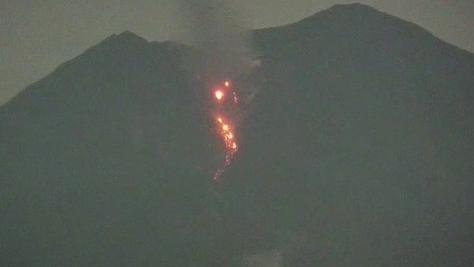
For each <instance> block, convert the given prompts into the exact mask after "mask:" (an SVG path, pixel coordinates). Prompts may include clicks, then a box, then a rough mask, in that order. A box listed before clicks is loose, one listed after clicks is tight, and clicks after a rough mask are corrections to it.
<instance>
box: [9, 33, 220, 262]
mask: <svg viewBox="0 0 474 267" xmlns="http://www.w3.org/2000/svg"><path fill="white" fill-rule="evenodd" d="M183 49H184V48H182V47H180V46H178V45H174V44H172V43H149V42H148V41H146V40H144V39H142V38H140V37H138V36H136V35H134V34H132V33H128V32H125V33H123V34H120V35H114V36H111V37H109V38H108V39H106V40H105V41H103V42H102V43H100V44H99V45H97V46H95V47H93V48H91V49H89V50H88V51H86V52H85V53H84V54H83V55H81V56H79V57H78V58H76V59H73V60H72V61H70V62H68V63H66V64H64V65H62V66H60V67H59V68H58V69H57V70H56V71H55V72H54V73H52V74H51V75H49V76H48V77H46V78H45V79H43V80H41V81H39V82H37V83H36V84H34V85H32V86H31V87H29V88H27V89H26V90H25V91H24V92H22V93H21V94H20V95H19V96H17V97H16V98H15V99H13V100H12V101H11V102H10V103H8V104H7V105H6V106H4V107H3V108H2V111H1V115H0V116H1V119H0V127H1V129H2V131H1V133H0V136H1V138H0V140H2V145H1V151H0V159H1V160H0V162H1V163H0V169H1V170H2V174H1V179H0V184H1V185H0V188H1V189H0V190H1V191H0V192H1V194H0V195H1V201H0V203H1V204H0V210H1V214H2V227H1V231H0V234H1V237H2V238H1V240H8V243H7V244H2V255H1V260H0V262H1V263H2V264H0V265H2V266H17V265H21V264H24V265H27V266H32V265H38V266H71V264H73V265H75V266H90V265H95V266H136V265H143V264H145V265H146V264H148V263H147V262H149V263H153V264H159V263H162V264H170V265H173V266H183V265H188V264H189V262H194V263H196V264H197V265H199V262H200V260H203V263H202V265H204V266H207V265H208V263H209V261H211V262H212V261H214V260H215V259H214V258H211V257H206V253H209V251H212V247H208V246H207V245H208V244H211V245H213V244H212V243H210V242H208V241H205V240H206V239H208V238H209V237H208V236H207V233H206V232H205V231H210V230H211V229H210V228H209V227H210V224H209V223H210V222H209V220H211V219H213V218H212V217H211V216H210V215H209V214H206V213H208V212H209V211H207V209H208V207H207V206H208V204H207V203H206V201H207V200H206V198H208V197H209V186H210V182H209V177H210V176H212V171H213V169H214V168H215V166H217V164H219V163H220V162H219V161H218V160H220V158H219V155H220V154H218V151H215V149H214V148H213V147H212V146H210V144H213V139H212V135H211V134H210V129H209V127H208V126H207V117H206V114H205V113H204V112H205V110H204V107H203V105H202V104H203V103H202V101H201V98H199V97H198V91H196V90H197V89H196V88H193V87H192V86H191V85H192V84H191V83H190V81H191V79H190V77H189V74H188V73H187V72H185V71H184V70H182V68H181V57H182V56H183V53H184V52H183ZM189 232H195V233H194V234H193V235H189ZM182 254H189V255H188V256H187V257H185V256H184V255H183V256H182V257H177V256H176V255H182ZM216 256H219V255H218V254H216ZM199 257H200V258H199Z"/></svg>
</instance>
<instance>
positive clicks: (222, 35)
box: [177, 0, 252, 79]
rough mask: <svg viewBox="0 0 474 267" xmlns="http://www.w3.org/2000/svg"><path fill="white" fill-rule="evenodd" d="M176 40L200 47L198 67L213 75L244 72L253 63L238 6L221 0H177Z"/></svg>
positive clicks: (224, 76)
mask: <svg viewBox="0 0 474 267" xmlns="http://www.w3.org/2000/svg"><path fill="white" fill-rule="evenodd" d="M179 6H180V12H181V16H179V17H180V18H182V19H181V21H180V24H181V26H182V29H181V30H180V31H179V33H178V36H177V39H178V41H181V42H184V43H186V44H189V45H191V46H193V47H195V48H197V49H199V52H200V54H201V55H202V59H201V60H200V61H201V64H203V65H204V66H203V65H201V66H200V69H201V72H202V71H204V72H205V73H204V74H205V75H206V76H208V77H212V79H224V78H226V77H229V76H230V77H232V76H236V75H239V74H240V73H242V72H245V71H246V69H248V68H249V67H250V66H251V64H252V60H251V59H252V52H251V49H250V42H249V36H250V35H249V30H248V29H247V27H245V23H244V20H243V18H242V16H241V15H240V12H239V11H238V8H237V7H235V6H232V5H231V4H230V3H229V2H228V1H223V0H199V1H196V0H179Z"/></svg>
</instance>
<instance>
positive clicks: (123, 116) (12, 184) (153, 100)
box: [0, 4, 474, 267]
mask: <svg viewBox="0 0 474 267" xmlns="http://www.w3.org/2000/svg"><path fill="white" fill-rule="evenodd" d="M253 37H254V44H255V48H256V49H257V50H258V51H259V54H260V60H261V65H260V66H259V67H258V69H256V70H255V72H256V73H258V75H255V76H258V77H259V78H258V79H256V78H255V79H254V76H252V75H250V76H249V77H246V79H245V83H242V84H239V83H237V84H236V86H242V85H243V84H246V85H248V86H250V87H252V88H253V87H259V90H258V93H255V95H254V97H253V101H252V102H251V103H250V104H249V105H248V107H247V110H245V113H246V118H245V120H244V121H243V122H242V123H241V125H240V127H239V129H238V132H239V137H240V143H241V144H240V151H239V154H238V155H237V157H236V159H235V161H234V163H233V164H232V165H231V166H230V167H229V169H228V170H227V171H226V172H225V173H224V174H223V176H222V183H220V184H218V185H214V184H212V183H211V181H210V178H211V177H212V174H213V172H214V170H215V169H216V167H217V166H218V165H219V162H220V160H221V159H222V151H221V150H220V148H219V144H218V143H216V138H215V136H214V133H213V131H212V127H211V126H210V123H209V121H208V118H207V106H206V99H205V97H203V96H202V92H203V91H202V90H205V89H206V88H205V85H206V81H201V80H199V79H198V78H197V77H196V76H197V75H196V74H195V73H192V72H190V71H189V70H188V69H187V68H184V66H186V64H187V63H188V62H187V60H188V58H189V57H188V56H189V53H195V52H196V51H195V50H193V51H192V52H191V51H190V49H191V48H189V47H186V46H182V45H179V44H175V43H170V42H164V43H158V42H148V41H147V40H145V39H143V38H141V37H139V36H137V35H135V34H133V33H131V32H124V33H122V34H119V35H112V36H110V37H109V38H107V39H106V40H104V41H103V42H101V43H100V44H98V45H97V46H94V47H92V48H90V49H88V50H87V51H86V52H85V53H84V54H82V55H80V56H78V57H77V58H75V59H73V60H71V61H69V62H67V63H65V64H63V65H61V66H60V67H58V69H56V70H55V71H54V72H53V73H52V74H50V75H48V76H47V77H45V78H44V79H42V80H40V81H38V82H37V83H35V84H33V85H31V86H29V87H28V88H26V89H25V90H24V91H23V92H22V93H20V94H19V95H18V96H17V97H15V98H14V99H13V100H11V101H10V102H9V103H7V104H6V105H4V106H2V107H1V109H0V129H1V130H0V170H1V173H0V214H1V218H2V220H1V221H0V240H1V241H0V242H1V244H0V247H1V249H0V265H2V266H71V265H72V266H148V265H153V266H245V263H246V262H247V260H246V259H250V258H252V255H257V256H255V257H257V258H259V257H260V256H261V255H267V256H268V255H270V256H268V257H271V258H272V259H269V260H268V262H272V263H275V262H278V263H277V264H280V265H282V266H413V267H414V266H471V265H472V262H474V259H473V256H472V253H471V252H472V248H473V247H474V242H473V239H472V238H470V237H472V236H473V234H474V231H473V229H472V225H474V213H473V211H472V208H471V207H472V204H473V203H474V198H473V196H472V191H473V189H474V182H473V180H472V174H473V173H474V167H473V165H472V162H474V142H473V140H472V136H474V119H473V117H472V114H474V104H473V103H474V101H473V100H474V99H473V98H474V94H473V91H472V88H474V78H473V76H472V73H474V55H473V54H471V53H468V52H466V51H463V50H461V49H458V48H456V47H454V46H452V45H450V44H447V43H445V42H443V41H441V40H439V39H438V38H436V37H435V36H433V35H432V34H430V33H429V32H427V31H425V30H424V29H422V28H420V27H419V26H417V25H414V24H412V23H409V22H405V21H403V20H400V19H398V18H396V17H393V16H390V15H388V14H384V13H381V12H379V11H377V10H375V9H373V8H371V7H367V6H364V5H360V4H351V5H337V6H334V7H333V8H330V9H328V10H325V11H322V12H320V13H317V14H315V15H314V16H311V17H309V18H306V19H303V20H301V21H299V22H297V23H294V24H291V25H286V26H281V27H275V28H270V29H261V30H256V31H254V32H253ZM260 77H263V78H260ZM268 251H270V252H271V253H268ZM249 255H250V256H249ZM261 258H264V257H263V256H261ZM242 259H244V260H242ZM262 264H265V263H262Z"/></svg>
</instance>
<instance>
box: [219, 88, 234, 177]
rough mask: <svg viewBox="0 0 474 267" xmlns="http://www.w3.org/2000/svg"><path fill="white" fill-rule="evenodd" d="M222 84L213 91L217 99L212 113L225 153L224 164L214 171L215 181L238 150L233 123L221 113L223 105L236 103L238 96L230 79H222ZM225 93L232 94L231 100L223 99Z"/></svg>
mask: <svg viewBox="0 0 474 267" xmlns="http://www.w3.org/2000/svg"><path fill="white" fill-rule="evenodd" d="M223 85H224V87H222V88H220V87H219V88H218V89H215V90H214V91H213V96H214V98H215V100H217V101H216V104H215V106H214V107H215V112H214V114H217V115H216V117H215V122H216V132H217V133H218V135H219V137H220V139H221V140H222V142H223V144H224V147H225V151H226V154H225V161H224V166H222V167H221V168H219V169H218V170H217V171H216V173H215V175H214V178H213V180H214V181H217V180H218V179H219V177H220V176H221V175H222V174H223V173H224V169H225V167H227V166H228V165H230V163H231V162H232V159H233V158H234V156H235V154H236V153H237V152H238V150H239V146H238V143H237V140H236V139H237V138H236V133H235V124H234V122H233V121H232V120H231V119H230V118H229V117H228V116H225V114H223V110H225V109H224V108H225V105H229V104H232V102H233V103H234V104H237V103H238V97H237V94H236V92H235V91H232V85H231V82H230V81H228V80H226V81H224V83H223ZM226 95H232V99H233V101H230V102H229V101H225V99H224V98H226Z"/></svg>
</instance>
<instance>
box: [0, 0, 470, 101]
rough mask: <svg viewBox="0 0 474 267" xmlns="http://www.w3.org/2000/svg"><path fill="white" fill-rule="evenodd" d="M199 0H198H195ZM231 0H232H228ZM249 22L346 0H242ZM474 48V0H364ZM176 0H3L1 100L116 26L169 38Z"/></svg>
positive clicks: (259, 23) (273, 21)
mask: <svg viewBox="0 0 474 267" xmlns="http://www.w3.org/2000/svg"><path fill="white" fill-rule="evenodd" d="M196 1H198V0H196ZM229 1H231V0H229ZM234 2H235V4H236V5H237V7H238V9H239V10H240V11H241V12H240V13H241V15H242V17H243V21H245V22H246V24H247V26H248V27H250V28H263V27H269V26H275V25H281V24H286V23H290V22H294V21H298V20H300V19H302V18H304V17H306V16H309V15H312V14H314V13H316V12H318V11H320V10H321V9H325V8H328V7H330V6H332V5H334V4H337V3H351V2H354V1H345V0H340V1H338V0H332V1H331V0H235V1H234ZM358 2H361V3H366V4H369V5H371V6H373V7H375V8H377V9H379V10H382V11H385V12H387V13H390V14H393V15H396V16H399V17H401V18H403V19H407V20H409V21H412V22H415V23H417V24H419V25H421V26H422V27H424V28H426V29H428V30H430V31H431V32H433V33H434V34H435V35H437V36H438V37H440V38H442V39H444V40H446V41H448V42H450V43H453V44H455V45H457V46H459V47H461V48H464V49H467V50H470V51H474V30H473V29H474V0H360V1H358ZM180 14H182V12H180V10H179V8H178V7H177V5H176V0H81V1H78V0H41V1H40V0H0V104H2V103H4V102H5V101H7V100H8V99H9V98H10V97H12V96H13V95H15V94H16V93H18V92H19V91H20V90H22V89H23V88H24V87H26V86H27V85H29V84H31V83H32V82H34V81H36V80H38V79H40V78H41V77H43V76H45V75H46V74H48V73H50V72H51V71H52V70H53V69H54V68H55V67H56V66H57V65H59V64H61V63H62V62H64V61H66V60H68V59H70V58H72V57H74V56H76V55H78V54H80V53H81V52H83V51H84V50H85V49H86V48H88V47H90V46H92V45H94V44H96V43H98V42H99V41H101V40H102V39H104V38H106V37H107V36H109V35H111V34H112V33H120V32H122V31H124V30H131V31H133V32H135V33H137V34H139V35H141V36H143V37H145V38H147V39H149V40H158V41H164V40H168V39H171V38H173V36H174V35H175V33H176V23H177V19H176V18H177V17H178V16H180Z"/></svg>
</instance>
